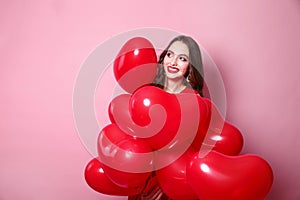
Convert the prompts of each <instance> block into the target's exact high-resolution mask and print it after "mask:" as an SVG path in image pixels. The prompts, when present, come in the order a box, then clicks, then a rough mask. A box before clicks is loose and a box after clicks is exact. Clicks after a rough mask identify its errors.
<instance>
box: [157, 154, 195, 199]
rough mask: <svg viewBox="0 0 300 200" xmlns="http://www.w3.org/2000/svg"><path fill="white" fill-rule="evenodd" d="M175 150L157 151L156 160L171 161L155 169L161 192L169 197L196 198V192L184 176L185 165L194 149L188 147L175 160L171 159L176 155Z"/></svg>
mask: <svg viewBox="0 0 300 200" xmlns="http://www.w3.org/2000/svg"><path fill="white" fill-rule="evenodd" d="M176 153H177V152H176V151H175V152H166V153H164V152H159V153H158V154H157V157H156V162H159V163H161V162H168V161H167V160H170V161H172V163H171V164H170V165H168V166H166V167H164V168H162V169H159V170H157V171H156V176H157V180H158V182H159V185H160V186H161V188H162V190H163V192H164V193H165V194H166V195H167V196H168V197H170V198H171V199H189V200H192V199H197V195H196V193H195V192H194V191H193V189H192V188H191V186H190V185H189V183H188V181H187V178H186V166H187V164H188V163H189V160H190V159H191V158H192V156H193V155H194V153H195V150H193V149H192V148H189V149H188V150H187V151H186V152H185V153H184V154H182V155H181V156H180V157H179V158H178V159H177V160H175V161H173V159H174V158H173V157H175V158H176V157H177V155H176Z"/></svg>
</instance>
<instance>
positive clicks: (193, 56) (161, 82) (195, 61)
mask: <svg viewBox="0 0 300 200" xmlns="http://www.w3.org/2000/svg"><path fill="white" fill-rule="evenodd" d="M203 84H204V79H203V65H202V57H201V52H200V48H199V46H198V44H197V42H196V41H195V40H193V39H192V38H191V37H188V36H184V35H181V36H178V37H176V38H174V39H173V40H172V41H171V42H170V43H169V45H168V46H167V48H166V49H165V50H164V51H163V52H162V54H161V55H160V57H159V61H158V73H157V75H156V77H155V79H154V83H153V85H155V86H157V87H160V88H162V89H164V90H165V91H166V92H169V93H180V92H183V91H185V89H193V90H196V91H197V92H198V93H199V94H200V95H201V96H203V93H202V89H203Z"/></svg>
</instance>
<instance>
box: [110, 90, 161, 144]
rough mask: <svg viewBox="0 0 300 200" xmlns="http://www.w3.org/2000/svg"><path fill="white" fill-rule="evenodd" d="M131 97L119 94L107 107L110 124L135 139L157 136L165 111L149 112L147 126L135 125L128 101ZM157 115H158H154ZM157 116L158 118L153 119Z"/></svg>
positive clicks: (154, 110) (155, 110) (153, 110)
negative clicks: (149, 121) (149, 119)
mask: <svg viewBox="0 0 300 200" xmlns="http://www.w3.org/2000/svg"><path fill="white" fill-rule="evenodd" d="M130 98H131V95H129V94H121V95H119V96H117V97H115V98H114V99H113V100H112V101H111V103H110V105H109V117H110V120H111V122H112V123H115V124H116V125H117V126H118V127H119V128H120V129H121V130H122V131H124V132H125V133H127V134H128V135H131V136H133V137H135V138H137V137H139V138H147V137H150V136H153V135H155V134H157V133H158V132H159V131H160V130H161V129H162V127H163V126H164V123H165V120H166V119H165V118H166V116H165V111H164V110H163V109H162V108H161V109H159V107H156V108H158V109H155V108H154V109H152V110H151V111H150V110H149V112H150V113H149V116H150V118H151V123H150V124H149V125H147V126H139V125H137V124H136V123H135V122H134V121H133V120H132V118H131V115H130V112H129V110H130V108H129V100H130ZM156 113H158V114H156ZM156 115H159V116H160V117H159V118H158V117H155V116H156Z"/></svg>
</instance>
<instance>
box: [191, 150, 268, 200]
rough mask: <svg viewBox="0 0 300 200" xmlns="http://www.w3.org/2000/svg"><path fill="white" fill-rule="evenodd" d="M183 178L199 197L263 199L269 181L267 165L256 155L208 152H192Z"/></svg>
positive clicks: (238, 199) (241, 199)
mask: <svg viewBox="0 0 300 200" xmlns="http://www.w3.org/2000/svg"><path fill="white" fill-rule="evenodd" d="M186 174H187V180H188V182H189V183H190V185H191V187H192V188H193V190H194V191H195V193H196V194H197V196H198V198H200V199H201V200H211V199H213V200H224V199H230V200H263V199H264V198H265V196H266V195H267V194H268V192H269V190H270V188H271V186H272V183H273V172H272V168H271V167H270V165H269V164H268V163H267V162H266V161H265V160H264V159H262V158H260V157H259V156H256V155H251V154H247V155H240V156H228V155H224V154H221V153H219V152H216V151H211V152H210V153H208V154H207V155H206V156H205V157H202V158H201V157H199V154H196V155H195V156H194V157H193V158H192V160H191V161H190V163H189V165H188V166H187V169H186Z"/></svg>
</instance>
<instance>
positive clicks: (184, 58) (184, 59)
mask: <svg viewBox="0 0 300 200" xmlns="http://www.w3.org/2000/svg"><path fill="white" fill-rule="evenodd" d="M179 59H180V60H181V61H184V62H186V61H187V60H188V59H187V58H186V57H183V56H181V57H180V58H179Z"/></svg>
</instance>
